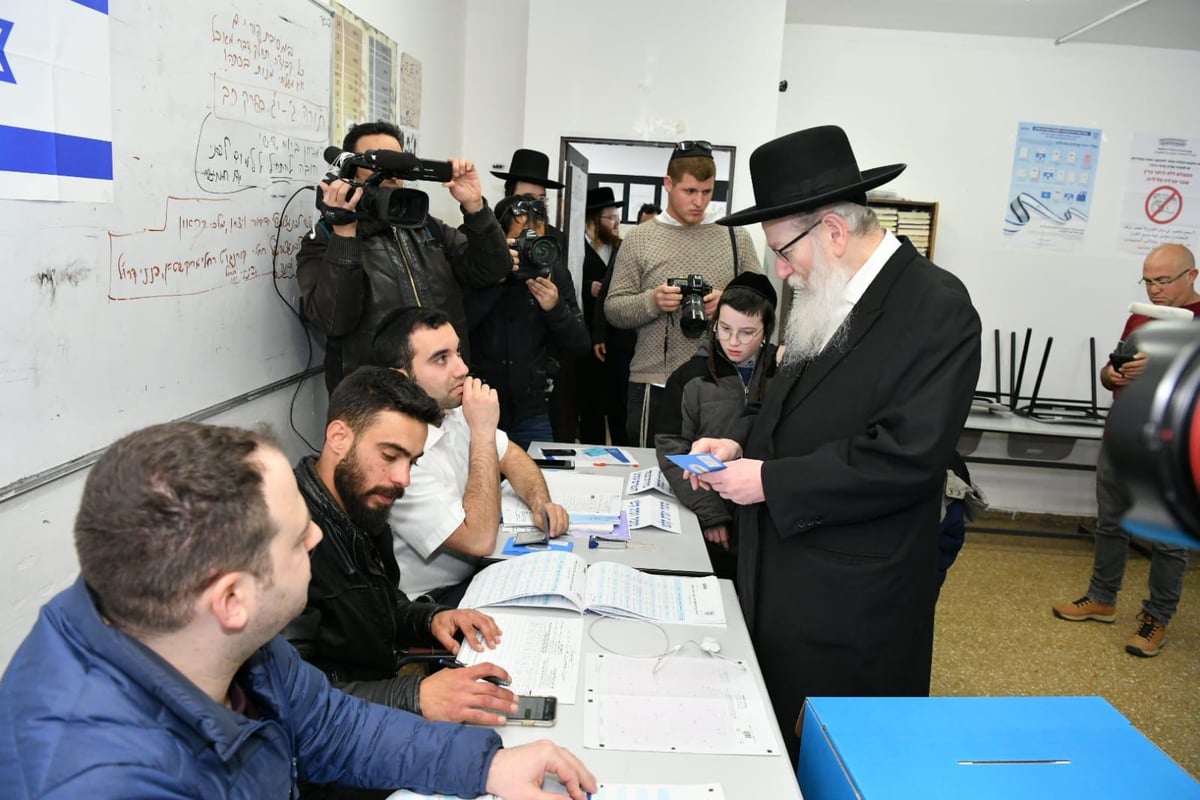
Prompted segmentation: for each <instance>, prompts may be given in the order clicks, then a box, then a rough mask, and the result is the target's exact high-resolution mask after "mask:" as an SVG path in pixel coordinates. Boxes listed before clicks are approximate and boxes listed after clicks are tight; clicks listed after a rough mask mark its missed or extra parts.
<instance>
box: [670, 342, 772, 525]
mask: <svg viewBox="0 0 1200 800" xmlns="http://www.w3.org/2000/svg"><path fill="white" fill-rule="evenodd" d="M777 350H778V348H777V347H776V346H775V345H773V344H771V343H769V342H768V343H766V344H764V345H763V347H762V349H761V350H760V351H759V354H758V358H757V360H756V361H755V362H754V371H753V372H752V373H751V374H750V383H749V385H747V384H744V383H743V382H742V376H741V375H740V374H739V373H738V371H737V367H735V366H734V365H733V363H732V362H730V360H729V359H728V358H726V357H725V354H724V353H723V352H721V351H720V350H719V349H718V351H717V357H716V369H717V378H718V380H716V381H714V380H713V379H712V375H711V374H709V371H708V352H709V342H708V341H707V340H705V341H703V342H701V344H700V348H699V349H698V350H697V351H696V355H694V356H692V357H691V358H689V359H688V360H687V361H685V362H684V363H683V365H682V366H680V367H679V369H677V370H675V371H674V372H673V373H671V377H670V378H669V379H668V380H667V387H666V389H665V390H664V391H663V398H662V403H661V404H660V405H659V413H658V421H657V423H656V425H655V429H654V430H655V435H654V449H655V451H656V454H657V455H658V466H659V468H660V469H661V470H662V472H663V475H665V476H666V477H667V482H668V483H670V484H671V488H672V489H673V490H674V491H675V496H676V497H678V498H679V501H680V502H681V503H683V504H684V505H685V506H687V507H688V508H689V509H691V510H692V511H693V512H694V513H695V514H696V517H697V518H698V519H699V521H700V527H701V529H704V528H711V527H712V526H714V525H721V524H728V523H729V522H732V521H733V504H732V503H729V502H728V501H726V500H722V499H721V496H720V495H719V494H717V493H716V492H710V491H708V490H706V489H701V490H699V491H696V490H694V489H692V485H691V483H689V482H688V481H686V480H684V477H683V470H682V469H680V468H679V467H678V466H676V465H675V464H674V463H672V462H671V461H669V460H667V456H669V455H677V454H679V453H687V452H690V451H691V449H692V443H693V442H695V441H696V440H697V439H700V438H703V437H706V436H711V437H713V438H717V439H720V438H727V437H729V436H730V434H731V432H733V431H736V430H738V429H739V424H738V423H739V422H740V420H741V417H742V414H743V413H744V412H745V410H746V406H747V405H748V404H750V403H757V402H758V398H760V397H761V396H762V392H763V388H764V385H765V384H766V382H767V381H769V380H770V379H771V376H773V375H774V374H775V353H776V351H777Z"/></svg>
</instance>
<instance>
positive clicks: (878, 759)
mask: <svg viewBox="0 0 1200 800" xmlns="http://www.w3.org/2000/svg"><path fill="white" fill-rule="evenodd" d="M797 777H798V779H799V781H800V791H801V792H803V793H804V798H805V800H891V799H892V798H921V800H933V799H934V798H956V799H957V798H971V800H982V799H985V798H1011V799H1014V800H1033V798H1041V797H1053V798H1084V800H1098V798H1108V797H1114V798H1115V797H1121V798H1125V797H1130V798H1132V797H1139V798H1141V797H1145V798H1152V797H1153V798H1171V799H1172V800H1185V798H1200V783H1197V782H1196V780H1195V779H1193V778H1192V777H1191V776H1190V775H1188V773H1187V772H1185V771H1184V770H1183V768H1181V767H1180V766H1179V765H1178V764H1176V763H1175V762H1174V761H1172V760H1171V759H1170V758H1169V757H1168V756H1167V755H1166V754H1165V753H1164V752H1163V751H1162V750H1160V749H1158V747H1157V746H1156V745H1155V744H1154V743H1153V742H1151V741H1150V740H1149V739H1147V738H1146V737H1145V736H1143V735H1142V734H1141V733H1140V732H1139V731H1138V730H1137V728H1135V727H1133V725H1132V723H1130V722H1129V720H1127V719H1125V717H1123V716H1121V714H1120V712H1118V711H1117V710H1116V709H1115V708H1113V707H1112V706H1111V705H1109V704H1108V702H1107V701H1106V700H1104V699H1103V698H1100V697H883V698H879V697H810V698H809V699H808V702H807V703H806V704H805V706H804V727H803V733H802V736H801V740H800V762H799V769H798V772H797Z"/></svg>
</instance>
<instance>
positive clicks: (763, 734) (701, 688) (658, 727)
mask: <svg viewBox="0 0 1200 800" xmlns="http://www.w3.org/2000/svg"><path fill="white" fill-rule="evenodd" d="M686 652H687V651H686V650H684V651H680V652H679V653H677V654H672V655H670V656H667V657H665V658H662V659H658V658H630V657H628V656H617V655H612V654H611V653H595V654H590V655H588V656H586V657H585V659H584V675H583V687H584V691H585V692H586V693H587V697H588V702H587V703H585V704H584V707H583V709H584V711H583V746H584V747H587V748H591V749H604V750H639V751H645V752H655V753H704V754H709V753H712V754H728V755H780V754H781V752H783V751H782V748H780V747H779V744H778V742H777V741H776V739H775V736H774V731H775V730H777V729H778V728H777V726H776V722H775V717H774V716H773V715H772V714H768V712H767V709H766V707H765V705H764V703H763V695H762V694H761V693H760V692H759V691H758V687H757V685H756V684H755V683H754V676H753V675H752V674H751V672H750V670H749V669H747V668H746V665H745V663H744V662H740V661H739V662H733V661H730V660H727V659H723V658H715V657H713V656H710V655H704V654H701V655H696V656H691V655H685V654H684V653H686ZM660 662H661V663H660ZM656 665H658V669H657V671H655V666H656Z"/></svg>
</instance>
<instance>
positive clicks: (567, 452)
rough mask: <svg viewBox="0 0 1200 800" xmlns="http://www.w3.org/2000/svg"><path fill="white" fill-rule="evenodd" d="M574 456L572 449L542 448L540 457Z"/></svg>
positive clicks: (573, 449)
mask: <svg viewBox="0 0 1200 800" xmlns="http://www.w3.org/2000/svg"><path fill="white" fill-rule="evenodd" d="M573 455H575V448H574V447H543V448H542V456H543V457H547V456H573Z"/></svg>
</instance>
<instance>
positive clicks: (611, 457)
mask: <svg viewBox="0 0 1200 800" xmlns="http://www.w3.org/2000/svg"><path fill="white" fill-rule="evenodd" d="M575 461H576V463H577V464H579V465H580V466H589V467H637V466H640V465H639V464H638V462H637V458H635V457H634V455H633V453H631V452H629V451H628V450H626V449H625V448H624V447H580V448H579V450H578V451H577V455H576V456H575Z"/></svg>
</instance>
